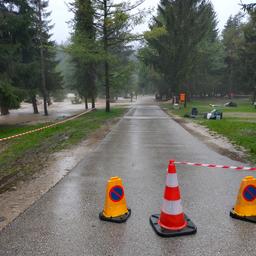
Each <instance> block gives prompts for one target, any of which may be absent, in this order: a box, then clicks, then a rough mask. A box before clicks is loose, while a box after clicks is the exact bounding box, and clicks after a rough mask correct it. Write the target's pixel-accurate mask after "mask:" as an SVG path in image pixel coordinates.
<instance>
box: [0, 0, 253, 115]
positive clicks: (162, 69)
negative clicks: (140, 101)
mask: <svg viewBox="0 0 256 256" xmlns="http://www.w3.org/2000/svg"><path fill="white" fill-rule="evenodd" d="M142 3H143V0H139V1H138V2H135V3H133V4H132V3H130V2H128V1H120V2H117V1H114V0H73V1H72V3H71V4H70V5H69V10H70V11H71V12H73V13H74V18H73V20H72V21H71V22H70V24H71V26H72V27H73V32H72V33H71V38H70V40H69V42H68V43H67V44H65V45H62V46H56V44H55V42H53V41H52V40H51V29H52V25H51V22H50V14H51V13H50V12H48V11H47V7H48V1H47V0H2V1H1V2H0V109H1V114H3V115H5V114H8V113H9V109H12V108H18V107H19V105H20V103H21V101H23V100H24V99H26V100H28V101H29V102H31V103H32V106H33V111H34V113H38V108H37V95H40V96H41V97H42V98H43V104H44V114H45V115H47V114H48V109H47V107H48V105H49V104H50V103H51V102H50V99H51V96H52V95H54V94H55V93H60V92H61V91H62V92H63V91H65V89H66V88H68V90H69V91H70V90H72V91H73V92H76V93H77V94H78V95H79V97H80V98H82V99H84V102H85V108H88V102H89V101H90V102H91V105H92V107H93V108H94V107H95V100H96V97H97V96H98V95H102V96H105V98H106V111H107V112H109V111H110V102H111V100H113V99H114V98H115V97H117V96H118V95H120V94H124V95H125V94H126V95H127V94H130V95H133V93H134V92H136V93H137V92H138V91H139V90H140V92H141V93H152V92H156V93H157V94H158V95H159V97H160V98H161V97H163V96H165V97H167V98H170V97H172V96H173V95H177V94H178V93H179V92H187V94H188V95H191V96H192V95H199V96H205V95H208V96H211V95H232V94H233V93H240V94H241V93H242V94H251V93H253V91H254V101H255V94H256V93H255V91H256V88H255V84H256V83H255V80H256V72H255V66H256V34H255V33H256V32H255V31H256V11H255V4H253V3H252V4H250V5H243V6H241V13H239V14H237V15H235V16H231V17H230V18H229V19H228V21H227V23H226V26H225V28H224V30H223V31H222V33H219V31H218V30H217V23H218V22H217V18H216V13H215V11H214V8H213V6H212V4H211V2H210V1H207V0H161V1H160V3H159V5H158V9H157V14H156V15H154V16H153V17H152V19H151V22H150V24H149V31H147V32H145V33H144V35H140V34H134V33H133V29H134V27H135V26H136V25H138V24H140V23H141V22H142V21H143V17H144V16H145V14H146V13H145V11H144V10H139V9H140V8H138V7H140V5H141V4H142ZM246 14H247V16H246V17H247V18H246V19H245V18H244V16H245V15H246ZM135 41H139V42H140V47H137V48H136V47H135V46H134V42H135ZM135 48H136V49H135Z"/></svg>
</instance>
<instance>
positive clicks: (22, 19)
mask: <svg viewBox="0 0 256 256" xmlns="http://www.w3.org/2000/svg"><path fill="white" fill-rule="evenodd" d="M47 6H48V1H44V0H26V1H25V0H2V1H1V2H0V108H1V114H2V115H6V114H8V113H9V109H11V108H18V107H19V105H20V102H21V101H22V100H23V99H25V98H27V99H29V101H31V103H32V105H33V110H34V113H38V108H37V99H36V95H37V94H39V93H40V94H41V95H42V97H43V99H44V100H43V101H44V113H45V115H47V114H48V111H47V104H49V103H50V102H49V100H50V97H49V96H50V92H51V91H54V90H56V89H57V88H60V87H61V83H62V76H61V74H60V73H58V72H56V70H55V66H56V64H57V63H56V61H55V52H54V42H53V41H51V40H50V37H51V35H50V29H51V24H50V22H49V21H48V17H49V15H50V13H49V12H47V10H46V8H47Z"/></svg>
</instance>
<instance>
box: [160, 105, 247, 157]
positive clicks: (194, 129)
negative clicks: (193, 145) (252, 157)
mask: <svg viewBox="0 0 256 256" xmlns="http://www.w3.org/2000/svg"><path fill="white" fill-rule="evenodd" d="M165 111H166V110H165ZM166 112H167V114H169V115H170V116H171V117H172V118H173V119H174V120H175V121H176V122H177V123H179V124H180V125H181V126H182V127H183V128H184V129H185V130H187V131H188V132H189V133H191V134H193V135H194V136H195V137H197V138H199V139H200V140H201V141H203V142H204V143H205V144H206V145H207V146H209V147H210V148H212V149H213V150H214V151H215V152H218V153H220V154H222V155H225V156H227V157H229V158H230V159H232V160H235V161H240V162H245V161H247V160H248V153H247V151H246V149H245V148H243V147H241V146H237V145H234V144H232V143H231V142H230V141H229V140H228V139H227V138H226V137H224V136H222V135H220V134H218V133H216V132H213V131H210V130H209V129H207V128H206V127H204V126H202V125H199V124H196V123H194V122H193V121H190V120H188V119H184V118H182V117H179V116H176V115H174V114H172V113H170V111H166Z"/></svg>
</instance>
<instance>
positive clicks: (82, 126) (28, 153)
mask: <svg viewBox="0 0 256 256" xmlns="http://www.w3.org/2000/svg"><path fill="white" fill-rule="evenodd" d="M125 111H126V110H125V109H121V108H113V109H112V111H111V112H110V113H106V112H105V111H104V110H96V111H94V112H90V113H88V114H86V115H84V116H81V117H79V118H77V119H74V120H71V121H68V122H66V123H64V124H60V125H58V126H55V127H52V128H49V129H46V130H43V131H41V132H37V133H33V134H30V135H25V136H23V137H20V138H17V139H13V140H10V141H7V142H0V181H1V180H3V178H6V177H10V176H14V175H18V176H25V175H28V174H31V173H34V172H35V171H37V170H39V169H40V167H42V166H43V164H44V162H45V161H47V158H48V157H49V155H50V154H51V153H53V152H56V151H59V150H61V149H64V148H68V147H69V146H71V145H74V144H77V143H79V142H80V141H82V140H84V139H86V138H87V137H88V136H89V135H91V134H92V133H93V132H95V131H96V130H97V129H99V128H101V127H103V126H104V124H106V123H107V122H114V120H116V118H118V117H121V116H122V115H123V114H124V112H125ZM42 126H43V125H26V126H25V125H24V126H5V127H4V126H1V125H0V138H5V137H8V136H11V135H15V134H19V133H22V132H26V131H30V130H33V129H36V128H40V127H42Z"/></svg>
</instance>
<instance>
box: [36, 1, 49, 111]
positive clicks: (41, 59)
mask: <svg viewBox="0 0 256 256" xmlns="http://www.w3.org/2000/svg"><path fill="white" fill-rule="evenodd" d="M38 11H39V21H40V32H39V33H40V35H39V41H40V61H41V83H42V92H43V98H44V115H45V116H48V110H47V90H46V76H45V60H44V48H43V40H42V33H43V31H42V26H43V22H42V3H41V0H39V1H38Z"/></svg>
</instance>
